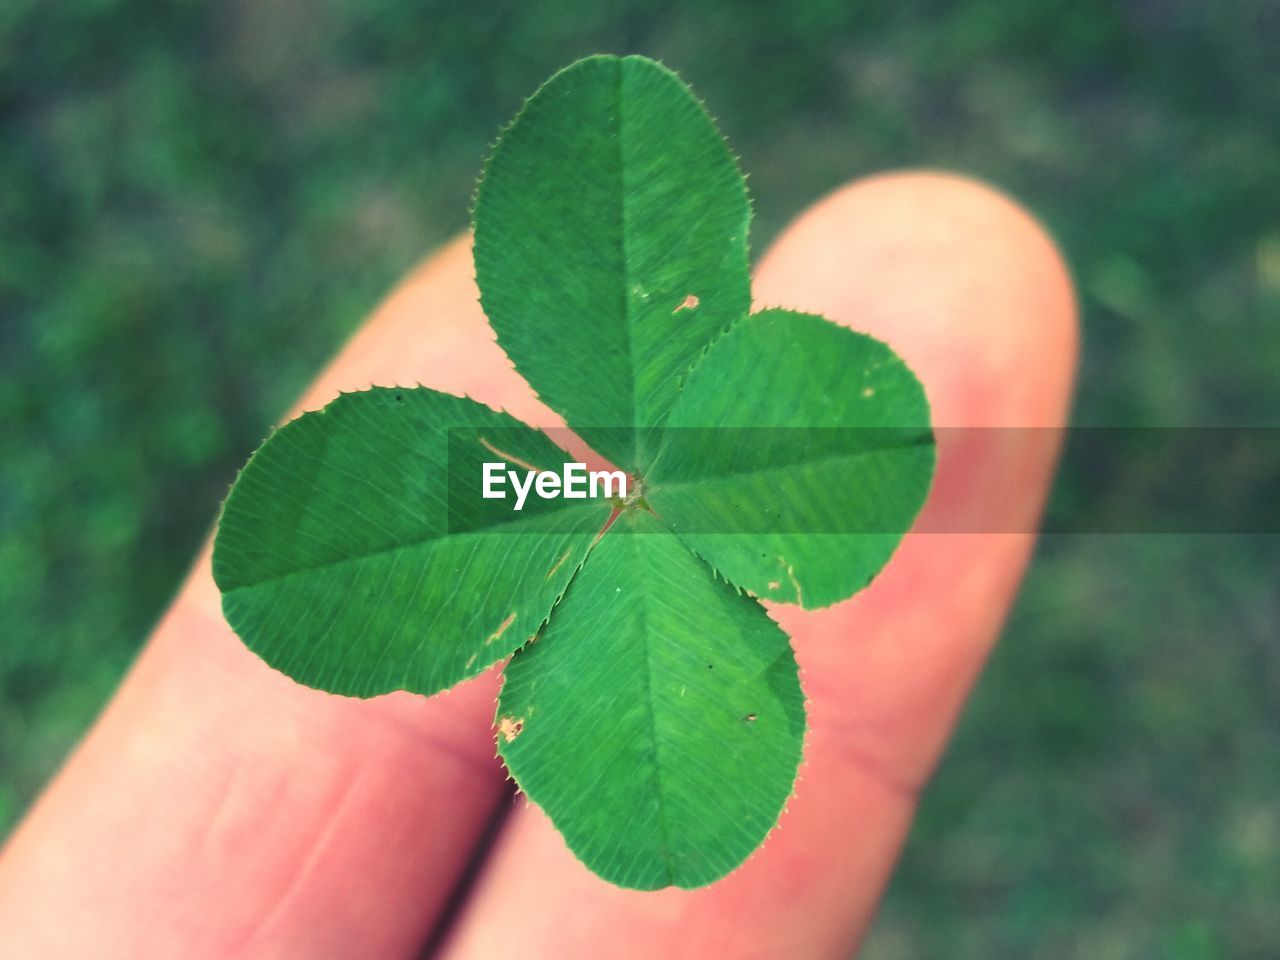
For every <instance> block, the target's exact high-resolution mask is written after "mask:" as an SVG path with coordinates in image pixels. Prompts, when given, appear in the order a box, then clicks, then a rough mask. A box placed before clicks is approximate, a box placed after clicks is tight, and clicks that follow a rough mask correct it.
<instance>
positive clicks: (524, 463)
mask: <svg viewBox="0 0 1280 960" xmlns="http://www.w3.org/2000/svg"><path fill="white" fill-rule="evenodd" d="M476 442H477V443H479V444H480V446H482V447H484V448H485V449H486V450H488V451H489V452H490V453H492V454H493V455H494V456H495V457H501V458H502V459H503V460H506V461H507V462H508V463H514V464H515V465H516V466H518V467H524V468H525V469H526V470H532V471H533V472H534V473H538V472H540V470H541V468H539V467H535V466H534V465H533V464H532V463H530V462H529V461H528V460H521V459H520V458H519V457H517V456H516V455H515V454H512V453H507V452H506V451H505V450H499V449H498V448H497V447H495V446H494V445H493V444H492V443H490V442H489V441H488V440H486V439H485V438H484V437H476Z"/></svg>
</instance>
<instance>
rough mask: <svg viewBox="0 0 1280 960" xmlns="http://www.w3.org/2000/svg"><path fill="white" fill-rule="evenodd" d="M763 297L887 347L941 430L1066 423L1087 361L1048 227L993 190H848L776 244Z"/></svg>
mask: <svg viewBox="0 0 1280 960" xmlns="http://www.w3.org/2000/svg"><path fill="white" fill-rule="evenodd" d="M754 292H755V300H756V302H757V303H758V304H777V303H781V304H785V305H787V306H789V307H794V308H796V309H802V310H808V311H812V312H816V313H821V314H823V315H825V316H827V317H830V318H831V319H833V320H836V321H838V322H840V323H844V324H846V325H848V326H850V327H853V328H854V329H858V330H862V331H865V332H867V333H870V334H872V335H873V336H876V337H879V338H881V339H883V340H886V341H887V342H888V343H889V344H890V345H891V346H893V348H894V349H895V350H896V351H897V352H898V353H900V354H901V355H902V356H903V357H904V359H905V360H906V361H907V363H908V364H909V365H910V366H911V367H912V368H913V369H914V370H915V371H916V373H917V374H918V375H919V376H920V378H921V380H922V381H923V382H924V384H925V388H926V390H927V392H928V393H929V398H930V402H931V404H932V406H933V415H934V420H935V423H937V424H939V425H954V426H970V425H983V426H997V425H1001V426H1006V425H1009V426H1011V425H1018V426H1032V425H1034V426H1056V425H1059V424H1060V423H1062V422H1063V420H1064V419H1065V416H1066V411H1067V406H1068V400H1069V395H1070V388H1071V383H1072V379H1073V377H1074V371H1075V365H1076V357H1077V351H1078V329H1077V323H1076V304H1075V296H1074V293H1073V289H1072V283H1071V278H1070V273H1069V270H1068V268H1067V265H1066V262H1065V259H1064V258H1063V256H1062V254H1061V253H1060V252H1059V250H1058V248H1057V246H1056V245H1055V243H1054V242H1053V240H1052V238H1051V237H1050V235H1049V233H1048V231H1047V230H1046V229H1045V227H1044V226H1042V225H1041V224H1040V223H1039V222H1038V221H1037V220H1036V219H1035V217H1034V216H1032V215H1031V214H1030V213H1029V212H1028V211H1027V210H1026V209H1025V208H1023V207H1022V206H1021V205H1019V204H1018V203H1017V202H1016V201H1014V200H1012V199H1011V198H1010V197H1008V196H1007V195H1006V194H1004V193H1002V192H1000V191H999V190H997V189H995V188H994V187H991V186H989V185H988V184H985V183H982V182H980V181H977V180H973V179H970V178H968V177H964V176H960V175H956V174H951V173H943V172H936V171H903V172H893V173H885V174H879V175H876V176H872V177H868V178H865V179H862V180H858V181H855V182H853V183H850V184H848V185H846V186H844V187H841V188H840V189H838V190H836V191H834V192H833V193H831V194H829V195H827V196H826V197H824V198H823V199H821V200H819V201H818V202H817V203H815V204H814V205H813V206H812V207H810V208H809V209H808V210H806V211H805V212H804V213H802V214H801V215H800V216H799V217H798V218H797V219H796V220H795V221H794V222H793V223H792V224H791V225H790V226H789V227H787V229H786V230H785V231H784V232H783V233H782V235H781V236H780V237H779V238H778V239H777V241H776V242H775V243H774V244H773V245H772V246H771V247H770V248H769V250H768V251H767V252H766V254H765V255H764V257H763V258H762V260H761V262H760V266H759V269H758V270H757V273H756V280H755V287H754Z"/></svg>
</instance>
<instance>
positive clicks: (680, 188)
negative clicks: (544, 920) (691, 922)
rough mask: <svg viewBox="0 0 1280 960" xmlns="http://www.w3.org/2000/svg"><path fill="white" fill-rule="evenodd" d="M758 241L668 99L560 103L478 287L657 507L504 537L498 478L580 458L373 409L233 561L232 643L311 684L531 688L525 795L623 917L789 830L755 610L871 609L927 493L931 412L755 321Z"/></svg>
mask: <svg viewBox="0 0 1280 960" xmlns="http://www.w3.org/2000/svg"><path fill="white" fill-rule="evenodd" d="M749 221H750V205H749V201H748V198H747V193H746V187H745V182H744V180H743V177H742V174H741V173H740V172H739V170H738V168H737V164H736V163H735V161H734V158H733V156H732V154H731V153H730V152H729V150H728V148H727V146H726V145H725V143H724V141H723V139H722V138H721V137H720V135H719V133H718V132H717V131H716V129H715V126H714V124H713V123H712V121H711V119H710V117H709V116H708V115H707V113H706V111H705V109H704V108H703V107H702V105H701V104H700V103H699V102H698V101H697V99H696V98H695V97H694V96H693V94H692V92H691V91H690V90H689V89H688V87H686V86H685V85H684V84H683V83H682V82H681V81H680V80H679V79H678V78H677V77H676V76H675V75H674V74H673V73H671V72H670V71H668V70H667V69H665V68H664V67H662V66H660V65H658V64H656V63H654V62H653V61H651V60H647V59H644V58H642V57H625V58H618V57H612V56H599V57H591V58H588V59H586V60H581V61H579V62H577V63H575V64H573V65H571V66H570V67H568V68H566V69H565V70H563V71H561V72H560V73H558V74H556V75H555V76H554V77H552V78H551V79H550V80H549V81H547V83H546V84H544V85H543V87H542V88H541V89H540V90H539V91H538V92H537V93H536V94H535V95H534V96H533V97H532V98H531V99H530V100H529V101H528V103H527V104H526V105H525V107H524V109H523V110H522V111H521V113H520V114H519V116H517V118H516V119H515V121H514V122H513V123H512V124H511V126H510V127H508V128H507V129H506V130H505V131H504V132H503V134H502V136H501V138H500V139H499V141H498V143H497V145H496V147H495V148H494V152H493V155H492V157H491V158H490V160H489V162H488V164H487V165H486V168H485V171H484V175H483V177H482V179H481V182H480V186H479V188H478V191H477V195H476V201H475V209H474V225H475V265H476V278H477V282H478V284H479V287H480V291H481V301H482V304H483V306H484V309H485V312H486V314H487V316H488V318H489V320H490V323H491V324H492V326H493V328H494V330H495V331H496V332H497V335H498V339H499V342H500V344H501V345H502V346H503V347H504V349H505V350H506V351H507V354H508V356H509V357H510V358H511V359H512V360H513V361H514V363H515V365H516V368H517V369H518V370H519V371H520V372H521V373H522V374H523V375H524V376H525V377H526V378H527V379H528V381H529V382H530V383H531V384H532V385H533V386H534V388H535V389H536V390H537V391H538V392H539V394H540V395H541V397H542V398H543V400H545V401H546V402H547V404H548V405H550V406H551V407H552V408H554V409H555V410H557V411H558V412H560V413H561V414H562V415H563V416H564V417H565V419H566V421H567V422H568V424H569V425H570V427H571V428H572V429H573V430H574V431H575V433H576V434H577V435H578V436H579V437H581V438H582V439H583V440H585V441H586V442H587V443H588V444H590V445H591V447H592V448H593V449H594V450H595V451H596V452H597V453H599V454H600V455H601V456H603V457H604V458H607V459H608V460H610V461H611V462H612V463H614V464H616V465H617V466H618V467H620V468H623V469H625V470H626V471H628V472H629V474H630V475H631V477H632V478H633V480H634V483H636V484H638V486H639V490H638V491H637V492H635V493H633V495H632V496H630V497H628V499H627V501H626V502H625V503H612V502H605V501H602V500H565V499H559V500H542V499H538V498H530V499H529V500H528V502H527V503H526V504H525V506H524V508H523V509H522V510H521V511H519V512H513V511H512V510H511V509H510V508H509V506H504V507H503V508H502V509H495V507H494V504H493V502H492V501H484V500H482V499H481V497H480V486H481V476H482V469H483V464H484V463H486V462H494V461H503V462H505V464H507V465H510V466H511V467H512V468H513V469H519V468H522V467H527V466H528V465H539V466H547V465H552V464H556V463H563V462H564V461H565V460H566V458H567V454H566V453H565V452H564V451H563V450H562V449H560V448H559V447H558V446H557V445H556V444H555V443H553V442H552V440H551V439H550V438H549V437H548V436H547V435H546V434H544V433H541V432H539V431H536V430H534V429H532V428H529V427H525V426H524V425H522V424H520V423H518V422H517V421H515V420H514V419H512V418H511V417H509V416H508V415H506V414H505V413H501V412H498V411H495V410H491V409H490V408H488V407H485V406H482V405H480V404H478V403H475V402H473V401H471V400H468V399H465V398H460V397H455V396H451V395H447V394H442V393H438V392H435V391H432V390H428V389H425V388H422V387H417V388H402V387H385V388H384V387H379V388H374V389H371V390H368V391H364V392H361V393H354V394H345V395H343V396H341V397H340V398H339V399H337V400H335V401H334V402H333V403H331V404H330V405H329V406H327V407H326V408H325V409H324V410H323V411H320V412H318V413H309V414H304V415H303V416H301V417H299V418H298V419H296V420H294V421H292V422H291V423H289V424H287V425H285V426H284V427H282V428H281V429H279V430H277V431H275V432H274V433H273V434H272V435H271V436H270V437H269V438H268V439H267V440H266V441H265V442H264V443H263V445H262V446H261V448H260V449H259V450H258V451H257V452H256V453H255V454H254V455H253V457H252V458H251V459H250V461H249V463H248V464H247V465H246V466H245V468H244V470H243V471H242V472H241V474H240V476H239V477H238V479H237V480H236V483H235V486H234V488H233V489H232V491H231V494H230V496H229V497H228V499H227V501H226V503H225V505H224V508H223V513H222V516H221V519H220V522H219V528H218V533H217V539H216V542H215V549H214V577H215V579H216V581H217V583H218V586H219V588H220V589H221V590H222V593H223V609H224V612H225V614H226V617H227V620H228V622H229V623H230V624H231V626H232V627H233V628H234V629H235V630H236V632H237V633H238V634H239V635H240V637H241V638H242V639H243V640H244V642H245V643H246V645H248V646H249V648H250V649H252V650H254V651H255V652H256V653H257V654H258V655H259V656H261V657H262V658H263V659H264V660H266V661H267V663H269V664H271V665H272V666H273V667H276V668H277V669H279V670H282V671H283V672H285V673H287V674H289V675H290V676H292V677H293V678H294V679H296V680H297V681H298V682H300V683H304V684H307V685H309V686H313V687H318V688H320V689H324V690H329V691H332V692H334V693H339V694H345V695H351V696H366V697H367V696H373V695H377V694H380V693H384V692H388V691H392V690H401V689H403V690H409V691H414V692H417V693H421V694H432V693H435V692H437V691H440V690H443V689H445V688H447V687H450V686H452V685H453V684H456V683H458V682H459V681H461V680H463V679H466V678H468V677H471V676H475V675H476V674H478V673H480V672H482V671H483V670H485V669H486V668H488V667H490V666H492V665H493V664H494V663H497V662H499V661H501V660H503V659H506V658H510V662H509V663H508V664H507V666H506V669H505V675H504V683H503V687H502V692H501V696H500V700H499V704H498V710H497V720H496V726H497V740H498V749H499V751H500V753H501V755H502V757H503V759H504V761H505V762H506V765H507V768H508V769H509V771H510V772H511V774H512V776H513V777H514V778H515V779H516V781H517V783H518V784H519V785H520V787H521V788H522V789H523V790H524V792H525V793H526V795H527V796H528V797H529V798H530V799H531V800H532V801H533V802H535V803H537V804H539V805H540V806H541V807H542V808H543V810H544V811H545V812H546V813H547V814H548V815H549V816H550V818H551V819H552V821H553V822H554V823H555V825H556V826H557V828H558V829H559V830H560V831H561V833H562V834H563V836H564V838H565V840H566V842H567V843H568V845H569V847H570V848H571V849H572V850H573V851H574V852H575V853H576V854H577V856H578V857H579V858H580V859H581V860H582V861H583V862H584V863H585V864H586V865H587V866H588V867H590V868H591V869H592V870H594V871H595V872H596V873H597V874H598V875H600V876H601V877H603V878H604V879H606V880H609V881H611V882H613V883H616V884H619V885H622V886H627V887H634V888H642V889H653V888H659V887H665V886H671V885H674V886H679V887H696V886H700V885H703V884H707V883H710V882H712V881H714V880H716V879H718V878H719V877H722V876H724V875H725V874H726V873H728V872H730V871H731V870H733V869H734V868H735V867H737V866H738V865H739V864H741V863H742V862H743V860H745V859H746V857H747V856H748V855H749V854H750V853H751V852H752V851H753V850H754V849H755V848H756V847H757V846H758V845H759V844H760V843H761V841H762V840H763V838H764V837H765V835H766V834H767V833H768V832H769V830H770V829H772V827H773V826H774V825H775V823H776V822H777V821H778V817H779V815H780V813H781V811H782V808H783V806H784V804H785V803H786V801H787V798H788V797H789V796H790V794H791V791H792V788H793V785H794V783H795V779H796V771H797V768H798V765H799V762H800V757H801V750H802V745H803V739H804V732H805V711H804V698H803V695H802V692H801V687H800V682H799V677H798V672H797V668H796V662H795V659H794V657H793V655H792V651H791V647H790V643H789V641H788V638H787V636H786V635H785V634H784V633H783V632H782V630H781V629H780V628H779V627H778V626H777V625H776V624H775V623H774V621H773V620H772V619H770V617H769V616H768V614H767V612H766V610H765V608H764V606H762V604H761V602H760V601H761V600H773V601H779V602H783V603H795V604H799V605H801V606H804V607H806V608H815V607H821V606H825V605H828V604H831V603H834V602H836V601H838V600H842V599H844V598H846V597H848V596H850V595H852V594H853V593H855V592H856V591H857V590H859V589H861V588H862V587H864V586H865V585H866V584H867V583H868V582H869V581H870V579H871V578H872V577H873V576H874V575H875V573H876V572H877V571H878V570H879V569H880V568H881V567H882V566H883V565H884V563H885V562H886V561H887V560H888V558H889V556H890V554H891V553H892V551H893V550H894V548H895V547H896V545H897V543H898V541H899V540H900V539H901V536H902V534H903V532H905V531H906V530H907V529H908V527H909V526H910V525H911V522H912V520H913V519H914V517H915V515H916V513H917V512H918V511H919V509H920V506H921V505H922V504H923V502H924V498H925V495H926V493H927V490H928V487H929V482H930V479H931V476H932V472H933V464H934V448H933V440H932V434H931V431H930V428H929V411H928V404H927V402H926V399H925V396H924V393H923V390H922V389H921V386H920V384H919V382H918V381H917V380H916V378H915V377H914V376H913V375H912V373H911V372H910V370H908V369H907V367H906V366H905V365H904V364H903V363H902V361H901V360H900V359H899V358H898V357H897V356H896V355H894V353H893V352H892V351H891V350H890V349H889V348H888V347H887V346H886V345H884V344H883V343H880V342H879V341H876V340H874V339H872V338H870V337H868V336H865V335H862V334H858V333H855V332H853V331H851V330H848V329H846V328H843V327H840V326H837V325H835V324H833V323H830V322H829V321H827V320H824V319H822V318H820V317H816V316H812V315H808V314H801V313H796V312H792V311H786V310H778V309H769V310H762V311H760V312H757V313H751V312H750V308H751V287H750V273H749V265H748V245H747V233H748V226H749ZM849 642H857V638H856V637H851V638H849Z"/></svg>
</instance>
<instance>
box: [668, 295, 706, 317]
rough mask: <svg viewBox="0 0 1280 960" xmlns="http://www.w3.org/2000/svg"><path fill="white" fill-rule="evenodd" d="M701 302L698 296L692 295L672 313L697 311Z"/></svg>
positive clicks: (681, 302)
mask: <svg viewBox="0 0 1280 960" xmlns="http://www.w3.org/2000/svg"><path fill="white" fill-rule="evenodd" d="M701 302H702V301H700V300H699V299H698V298H697V296H695V295H694V294H692V293H691V294H689V295H688V296H687V297H685V298H684V299H683V300H681V301H680V303H679V305H678V306H677V307H676V308H675V309H674V310H672V311H671V312H672V313H679V312H680V311H681V310H695V309H697V306H698V304H699V303H701Z"/></svg>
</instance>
